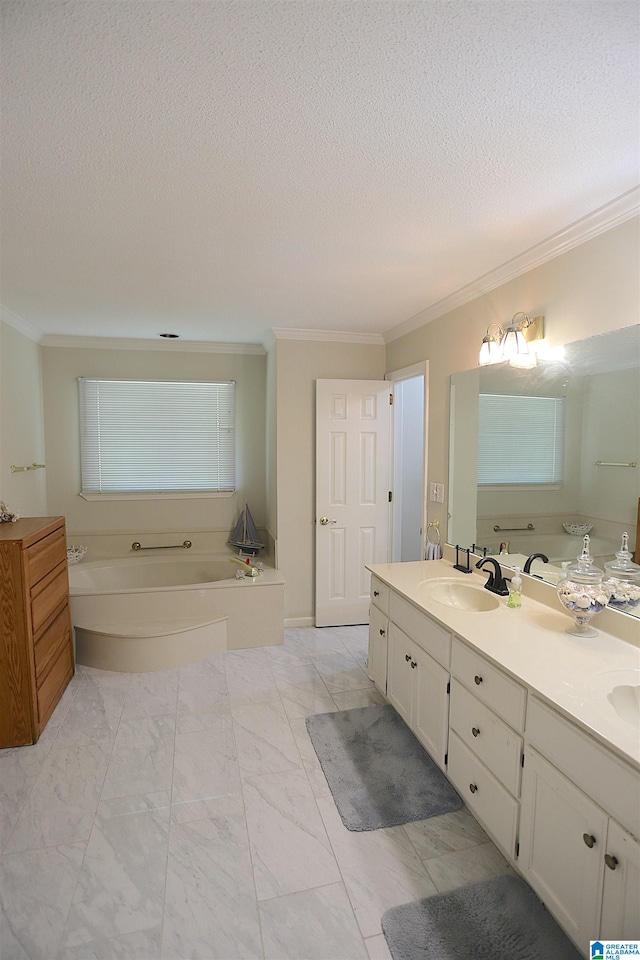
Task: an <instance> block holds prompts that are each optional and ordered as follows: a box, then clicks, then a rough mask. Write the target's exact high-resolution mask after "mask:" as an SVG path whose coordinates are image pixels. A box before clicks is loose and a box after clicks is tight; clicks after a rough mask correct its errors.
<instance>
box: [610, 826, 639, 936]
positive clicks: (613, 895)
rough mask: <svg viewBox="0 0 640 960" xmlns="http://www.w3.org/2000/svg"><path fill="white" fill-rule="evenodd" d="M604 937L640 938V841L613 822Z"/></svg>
mask: <svg viewBox="0 0 640 960" xmlns="http://www.w3.org/2000/svg"><path fill="white" fill-rule="evenodd" d="M600 939H601V940H640V843H638V841H637V840H635V839H634V838H633V837H632V836H631V834H630V833H626V831H624V830H623V829H622V827H621V826H620V824H618V823H616V821H615V820H610V821H609V831H608V834H607V850H606V855H605V870H604V893H603V897H602V926H601V928H600Z"/></svg>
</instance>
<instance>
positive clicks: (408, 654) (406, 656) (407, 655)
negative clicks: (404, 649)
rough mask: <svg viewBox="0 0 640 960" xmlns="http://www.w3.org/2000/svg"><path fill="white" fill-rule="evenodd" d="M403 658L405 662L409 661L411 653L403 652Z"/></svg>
mask: <svg viewBox="0 0 640 960" xmlns="http://www.w3.org/2000/svg"><path fill="white" fill-rule="evenodd" d="M404 659H405V660H406V661H407V663H409V661H410V660H411V654H410V653H405V655H404Z"/></svg>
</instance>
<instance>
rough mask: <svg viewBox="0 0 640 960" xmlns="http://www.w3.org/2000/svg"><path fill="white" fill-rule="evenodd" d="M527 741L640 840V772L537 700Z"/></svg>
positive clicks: (532, 705) (531, 702)
mask: <svg viewBox="0 0 640 960" xmlns="http://www.w3.org/2000/svg"><path fill="white" fill-rule="evenodd" d="M525 739H526V741H527V742H528V743H530V744H531V746H533V747H535V748H536V750H538V751H539V752H540V753H542V754H543V755H544V756H545V757H547V759H548V760H550V761H551V762H552V763H553V764H554V766H556V767H557V768H558V769H559V770H561V771H562V772H563V773H564V774H565V776H567V777H569V779H570V780H573V782H574V783H575V784H577V785H578V786H579V787H581V788H582V789H583V790H584V791H585V792H586V793H588V795H589V796H590V797H592V798H593V800H595V802H596V803H598V804H600V806H601V807H603V808H604V809H605V810H607V811H608V812H609V813H611V814H613V816H614V817H615V818H616V819H617V820H619V821H620V823H621V824H622V826H623V827H626V829H627V830H629V831H630V832H631V833H632V834H633V835H634V836H635V837H640V774H639V773H638V771H637V770H634V769H633V768H632V767H631V766H629V765H628V764H626V763H625V762H624V761H623V760H621V759H619V758H618V757H615V756H614V755H613V754H612V753H611V751H610V750H607V748H606V747H604V746H602V745H601V744H600V743H598V742H597V740H594V739H593V738H592V737H590V736H589V735H588V734H586V733H584V732H583V731H582V730H579V729H578V727H576V726H575V725H574V724H573V723H570V722H569V721H568V720H565V719H564V717H561V716H560V714H558V713H556V712H555V710H553V709H552V708H551V707H549V706H548V705H547V704H546V703H543V702H542V701H540V700H537V699H536V698H535V697H530V699H529V707H528V710H527V730H526V735H525ZM526 762H527V760H526V757H525V765H526Z"/></svg>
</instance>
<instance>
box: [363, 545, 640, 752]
mask: <svg viewBox="0 0 640 960" xmlns="http://www.w3.org/2000/svg"><path fill="white" fill-rule="evenodd" d="M368 569H369V570H370V571H371V573H372V574H373V575H374V576H376V577H377V578H378V579H379V580H381V581H382V582H383V583H385V584H387V585H388V586H389V587H391V588H392V589H393V590H395V591H396V592H397V593H399V594H400V595H402V596H403V597H405V598H406V599H407V600H408V601H409V602H410V603H412V604H414V606H416V607H417V608H418V609H419V610H422V611H424V612H425V613H427V614H429V615H430V616H431V617H433V618H435V619H436V620H437V621H438V622H439V623H441V624H442V625H443V626H445V627H446V628H447V629H449V630H450V631H451V632H452V633H454V634H456V635H457V636H459V637H461V638H462V639H463V640H465V641H467V643H469V644H470V645H471V646H473V647H475V648H476V649H477V650H478V652H479V653H482V654H484V656H486V657H487V658H488V659H490V660H492V661H493V662H494V663H496V664H497V665H498V666H500V667H502V669H503V670H505V671H506V672H507V673H509V674H510V675H511V676H512V677H514V678H515V679H516V680H518V681H519V682H520V683H522V684H524V685H525V686H526V687H528V688H529V689H530V690H531V691H532V692H533V693H535V694H536V695H538V696H539V697H541V698H542V699H544V700H546V701H547V702H548V703H550V704H552V705H553V706H554V707H556V708H557V709H558V710H559V711H560V712H561V713H563V714H565V715H566V716H568V717H569V718H571V719H572V720H574V721H575V722H576V723H577V724H578V725H579V726H580V727H582V728H583V729H584V730H586V731H587V732H588V733H590V734H591V735H593V736H594V737H596V738H597V739H598V740H600V741H601V742H603V743H604V744H605V745H606V746H608V747H609V748H611V749H612V750H613V751H614V752H615V753H617V754H618V755H619V756H620V757H622V758H623V759H624V760H626V761H627V762H629V763H631V764H633V766H634V767H635V768H636V769H640V728H638V727H636V726H634V725H632V724H630V723H628V722H627V721H626V720H623V719H622V718H621V717H619V716H618V714H617V713H616V711H615V710H614V708H613V707H612V706H611V704H610V703H609V701H608V700H607V693H608V692H609V691H610V690H611V689H612V688H613V687H614V686H616V684H629V683H632V684H637V683H639V682H640V672H639V673H636V674H635V675H633V674H631V675H630V673H629V672H630V671H640V648H638V647H636V646H633V645H632V644H630V643H626V642H625V641H624V640H620V639H618V637H615V636H613V635H612V634H610V633H605V632H603V631H601V630H599V629H598V622H597V621H598V617H597V616H596V617H595V618H594V620H593V621H592V623H591V626H592V627H594V629H595V630H597V632H598V636H596V637H594V638H585V637H575V636H572V635H571V634H569V633H567V632H566V629H567V627H570V626H571V624H572V622H573V621H572V618H571V617H570V616H569V614H568V613H566V612H564V611H563V610H562V608H561V607H560V602H559V601H556V602H557V604H558V609H557V610H556V609H554V608H553V607H552V606H547V605H545V604H543V603H540V602H538V601H536V600H532V599H531V598H530V597H526V596H523V597H522V606H521V607H520V608H519V609H510V608H508V607H507V605H506V604H507V599H506V597H498V598H496V599H497V600H498V601H499V604H498V607H497V609H495V610H488V611H482V612H477V611H468V610H461V609H457V608H454V607H450V606H448V605H445V604H443V603H440V602H438V601H437V600H434V599H431V598H429V597H428V596H427V595H426V592H425V588H424V586H421V585H422V584H424V581H425V580H433V579H438V578H447V579H459V580H460V581H461V582H464V583H468V584H474V585H475V586H479V587H481V588H483V587H484V584H485V582H486V580H487V576H488V574H489V569H487V568H485V570H483V571H482V572H481V574H480V575H479V574H478V573H475V572H474V573H472V574H464V573H461V572H459V571H458V570H454V568H453V565H452V564H451V563H450V562H449V561H448V560H429V561H415V562H408V563H382V564H374V565H371V566H368ZM639 629H640V624H639Z"/></svg>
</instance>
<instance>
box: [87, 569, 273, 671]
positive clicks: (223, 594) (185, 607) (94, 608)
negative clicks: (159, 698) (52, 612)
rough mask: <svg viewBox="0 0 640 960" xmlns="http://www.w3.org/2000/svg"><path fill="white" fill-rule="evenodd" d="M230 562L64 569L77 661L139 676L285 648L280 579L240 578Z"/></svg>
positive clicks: (267, 571) (264, 575)
mask: <svg viewBox="0 0 640 960" xmlns="http://www.w3.org/2000/svg"><path fill="white" fill-rule="evenodd" d="M229 556H230V554H225V555H207V554H202V555H196V556H190V557H188V558H184V559H182V558H181V559H179V560H176V559H175V557H166V558H165V557H140V556H136V557H115V558H112V559H108V560H92V561H83V562H82V563H79V564H77V565H75V566H71V567H69V591H70V595H71V619H72V623H73V627H74V633H75V648H76V661H77V662H78V663H80V664H84V665H85V666H92V667H99V668H101V669H104V670H116V671H127V672H129V671H130V672H144V671H150V670H165V669H169V668H171V667H178V666H183V665H185V664H187V663H194V662H197V661H198V660H202V659H205V658H206V657H208V656H211V655H212V654H214V653H218V652H220V651H221V650H227V649H229V650H237V649H241V648H243V647H258V646H267V645H272V644H280V643H282V641H283V635H284V580H283V579H282V577H281V576H280V574H279V572H278V571H277V570H274V569H273V568H272V567H267V566H265V569H264V572H263V573H262V574H261V575H260V576H259V577H255V578H253V577H243V578H241V579H237V578H236V576H235V571H236V570H237V569H238V567H237V566H235V565H234V564H231V563H229Z"/></svg>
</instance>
